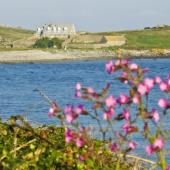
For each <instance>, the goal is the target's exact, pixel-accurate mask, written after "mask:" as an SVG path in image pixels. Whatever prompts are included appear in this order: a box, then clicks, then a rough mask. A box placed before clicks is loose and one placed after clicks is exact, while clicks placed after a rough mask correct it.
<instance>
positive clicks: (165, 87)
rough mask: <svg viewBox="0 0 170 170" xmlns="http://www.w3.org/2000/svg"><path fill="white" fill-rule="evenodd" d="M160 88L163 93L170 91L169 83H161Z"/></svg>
mask: <svg viewBox="0 0 170 170" xmlns="http://www.w3.org/2000/svg"><path fill="white" fill-rule="evenodd" d="M159 88H160V90H161V91H164V92H165V91H168V89H169V86H168V83H167V82H161V83H160V84H159Z"/></svg>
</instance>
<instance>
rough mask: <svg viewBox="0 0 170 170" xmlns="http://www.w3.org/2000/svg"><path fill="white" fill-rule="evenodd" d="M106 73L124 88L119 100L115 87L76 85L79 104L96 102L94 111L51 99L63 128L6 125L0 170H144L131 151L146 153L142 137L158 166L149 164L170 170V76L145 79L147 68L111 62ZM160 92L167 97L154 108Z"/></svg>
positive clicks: (20, 122) (19, 121)
mask: <svg viewBox="0 0 170 170" xmlns="http://www.w3.org/2000/svg"><path fill="white" fill-rule="evenodd" d="M106 71H107V72H108V73H109V74H113V73H115V72H116V74H115V77H114V81H116V80H117V81H118V82H120V83H122V84H123V85H124V86H125V87H124V89H126V91H124V92H121V93H120V95H118V96H116V95H115V94H114V91H113V90H111V85H112V83H107V84H106V86H105V87H104V88H103V89H102V90H101V91H100V92H96V91H95V90H94V89H93V88H92V87H83V86H82V85H81V84H80V83H77V84H76V91H75V96H76V97H77V98H78V99H80V102H82V99H83V100H85V101H87V102H88V104H89V103H91V105H90V106H91V108H90V110H89V109H87V108H86V107H85V106H84V105H82V104H78V105H76V106H75V105H72V104H69V105H66V106H65V107H64V108H63V109H62V108H61V107H60V106H59V105H58V104H57V103H56V102H55V101H51V100H49V99H48V98H46V99H47V100H48V102H49V103H50V104H51V107H50V110H49V112H48V116H49V117H50V118H53V117H55V118H56V119H58V121H59V122H60V128H56V127H51V126H49V127H46V126H44V127H40V128H33V127H32V126H30V124H28V123H27V122H26V121H25V120H24V119H23V118H22V117H20V116H18V117H12V118H11V119H9V120H8V121H7V122H2V121H1V122H0V130H1V136H0V166H1V169H11V167H12V169H63V170H65V169H66V170H67V169H68V170H73V169H75V170H76V169H77V170H91V169H96V170H103V169H104V170H123V169H125V170H130V169H134V168H136V169H140V168H141V167H140V166H139V165H138V164H137V162H136V159H134V157H132V156H131V157H130V159H129V154H131V152H135V150H136V149H137V148H141V146H139V144H138V143H137V141H135V139H136V136H137V137H139V136H140V138H142V139H143V141H144V142H142V144H143V145H144V148H145V149H144V150H143V153H146V155H148V156H150V158H152V156H156V157H155V159H156V161H155V163H153V162H152V161H150V163H153V165H154V167H155V169H158V168H161V169H162V170H170V166H169V165H168V163H167V160H168V159H169V158H170V155H169V153H168V152H167V149H168V148H167V145H168V139H169V133H170V127H169V126H168V125H167V124H164V121H165V120H166V119H167V116H168V114H169V109H170V102H169V96H168V95H169V92H170V74H169V75H168V77H167V78H166V79H164V80H163V79H162V78H161V77H159V76H156V77H145V76H144V75H145V73H146V72H148V71H149V70H148V69H146V68H145V69H142V68H141V67H140V66H139V65H137V64H135V63H130V62H129V61H128V60H126V59H119V60H117V61H116V62H113V61H110V62H108V63H107V64H106ZM158 89H160V91H161V92H162V95H163V97H162V96H158V97H159V98H158V99H157V101H158V102H157V103H155V104H154V108H152V107H153V105H152V106H150V102H151V100H150V95H151V93H153V92H154V93H157V91H158ZM40 94H41V95H43V94H42V93H41V92H40ZM43 96H44V95H43ZM81 117H83V118H84V120H87V121H94V122H96V124H97V126H98V128H97V127H92V126H90V125H88V124H83V122H81ZM94 128H95V129H96V128H97V130H98V133H99V134H101V139H100V140H99V139H98V140H95V139H93V138H92V137H91V132H92V131H93V129H94ZM140 145H141V144H140ZM145 168H146V169H149V167H147V166H146V167H145ZM141 169H142V168H141Z"/></svg>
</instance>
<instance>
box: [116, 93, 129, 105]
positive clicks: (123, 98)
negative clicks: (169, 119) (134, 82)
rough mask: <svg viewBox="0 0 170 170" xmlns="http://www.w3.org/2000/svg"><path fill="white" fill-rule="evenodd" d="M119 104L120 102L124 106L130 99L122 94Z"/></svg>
mask: <svg viewBox="0 0 170 170" xmlns="http://www.w3.org/2000/svg"><path fill="white" fill-rule="evenodd" d="M117 102H118V103H119V104H120V105H122V104H127V103H128V102H129V97H128V96H126V95H125V94H123V93H122V94H120V96H119V98H118V100H117Z"/></svg>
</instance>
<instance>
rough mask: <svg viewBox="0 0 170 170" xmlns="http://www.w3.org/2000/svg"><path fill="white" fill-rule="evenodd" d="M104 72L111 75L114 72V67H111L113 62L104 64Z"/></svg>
mask: <svg viewBox="0 0 170 170" xmlns="http://www.w3.org/2000/svg"><path fill="white" fill-rule="evenodd" d="M105 70H106V71H107V72H108V73H109V74H111V73H112V72H114V66H113V61H109V62H108V63H106V65H105Z"/></svg>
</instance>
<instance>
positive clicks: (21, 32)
mask: <svg viewBox="0 0 170 170" xmlns="http://www.w3.org/2000/svg"><path fill="white" fill-rule="evenodd" d="M33 33H34V32H33V31H31V30H26V29H21V28H10V27H2V26H0V36H1V37H2V38H5V39H8V40H11V41H16V40H19V39H23V38H28V37H30V36H32V35H33Z"/></svg>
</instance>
